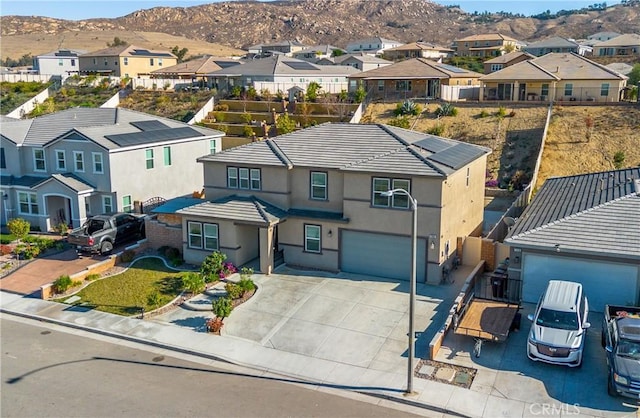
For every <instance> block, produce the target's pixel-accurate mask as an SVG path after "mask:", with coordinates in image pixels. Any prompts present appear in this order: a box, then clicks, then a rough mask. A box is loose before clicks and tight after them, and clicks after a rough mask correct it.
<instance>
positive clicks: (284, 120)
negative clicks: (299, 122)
mask: <svg viewBox="0 0 640 418" xmlns="http://www.w3.org/2000/svg"><path fill="white" fill-rule="evenodd" d="M276 129H277V130H278V134H280V135H283V134H288V133H290V132H293V131H294V130H295V129H296V121H295V120H293V119H291V118H290V117H289V114H287V113H285V114H284V115H282V116H280V117H279V118H278V120H276Z"/></svg>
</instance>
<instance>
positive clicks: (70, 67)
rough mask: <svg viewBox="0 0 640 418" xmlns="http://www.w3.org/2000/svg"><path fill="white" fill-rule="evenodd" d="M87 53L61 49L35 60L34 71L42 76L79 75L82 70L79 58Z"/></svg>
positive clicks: (39, 56)
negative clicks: (80, 69)
mask: <svg viewBox="0 0 640 418" xmlns="http://www.w3.org/2000/svg"><path fill="white" fill-rule="evenodd" d="M86 52H87V51H84V50H75V49H59V50H57V51H53V52H49V53H47V54H42V55H38V56H37V57H35V58H34V59H33V69H34V70H35V71H37V72H38V74H42V75H57V76H68V75H72V74H77V73H78V71H79V68H80V64H79V60H78V56H79V55H82V54H85V53H86Z"/></svg>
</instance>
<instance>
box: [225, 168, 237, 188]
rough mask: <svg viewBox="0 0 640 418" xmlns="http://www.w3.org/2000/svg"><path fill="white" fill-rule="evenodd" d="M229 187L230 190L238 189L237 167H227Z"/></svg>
mask: <svg viewBox="0 0 640 418" xmlns="http://www.w3.org/2000/svg"><path fill="white" fill-rule="evenodd" d="M227 187H229V188H230V189H237V188H238V169H237V168H236V167H227Z"/></svg>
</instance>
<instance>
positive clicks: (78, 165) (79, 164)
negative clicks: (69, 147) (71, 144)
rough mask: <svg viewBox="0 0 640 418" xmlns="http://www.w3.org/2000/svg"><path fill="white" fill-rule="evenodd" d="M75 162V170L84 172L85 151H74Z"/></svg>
mask: <svg viewBox="0 0 640 418" xmlns="http://www.w3.org/2000/svg"><path fill="white" fill-rule="evenodd" d="M73 164H74V168H75V171H78V172H80V173H83V172H84V152H82V151H73Z"/></svg>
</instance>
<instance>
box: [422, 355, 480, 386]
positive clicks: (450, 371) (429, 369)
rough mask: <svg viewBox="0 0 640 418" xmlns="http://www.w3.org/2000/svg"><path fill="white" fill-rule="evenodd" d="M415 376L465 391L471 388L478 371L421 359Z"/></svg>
mask: <svg viewBox="0 0 640 418" xmlns="http://www.w3.org/2000/svg"><path fill="white" fill-rule="evenodd" d="M415 370H416V372H415V376H416V377H419V378H421V379H427V380H433V381H436V382H440V383H446V384H448V385H454V386H459V387H462V388H465V389H469V388H470V387H471V383H473V378H474V377H475V376H476V372H477V370H476V369H472V368H470V367H464V366H457V365H454V364H448V363H443V362H440V361H433V360H425V359H421V360H420V361H419V362H418V365H417V366H416V369H415Z"/></svg>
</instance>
